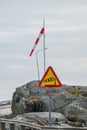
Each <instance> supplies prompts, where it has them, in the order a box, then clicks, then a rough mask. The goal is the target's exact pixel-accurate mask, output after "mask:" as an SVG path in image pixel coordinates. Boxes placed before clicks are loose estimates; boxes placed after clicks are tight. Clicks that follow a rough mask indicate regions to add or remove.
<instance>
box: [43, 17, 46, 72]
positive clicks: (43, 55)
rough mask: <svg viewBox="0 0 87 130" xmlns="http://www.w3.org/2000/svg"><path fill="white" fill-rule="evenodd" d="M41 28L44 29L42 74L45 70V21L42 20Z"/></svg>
mask: <svg viewBox="0 0 87 130" xmlns="http://www.w3.org/2000/svg"><path fill="white" fill-rule="evenodd" d="M43 28H44V33H43V57H44V73H45V70H46V54H45V19H43Z"/></svg>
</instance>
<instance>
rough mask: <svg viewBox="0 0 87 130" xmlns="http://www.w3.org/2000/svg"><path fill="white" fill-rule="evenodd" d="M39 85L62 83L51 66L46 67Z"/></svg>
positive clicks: (48, 85) (47, 85)
mask: <svg viewBox="0 0 87 130" xmlns="http://www.w3.org/2000/svg"><path fill="white" fill-rule="evenodd" d="M39 86H40V87H61V86H62V84H61V82H60V80H59V78H58V77H57V75H56V73H55V72H54V70H53V68H52V67H51V66H49V67H48V69H47V71H46V72H45V74H44V76H43V77H42V79H41V81H40V83H39Z"/></svg>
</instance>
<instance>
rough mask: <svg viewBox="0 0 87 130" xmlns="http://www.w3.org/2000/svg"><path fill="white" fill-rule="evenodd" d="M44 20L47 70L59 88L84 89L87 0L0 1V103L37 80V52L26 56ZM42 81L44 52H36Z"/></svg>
mask: <svg viewBox="0 0 87 130" xmlns="http://www.w3.org/2000/svg"><path fill="white" fill-rule="evenodd" d="M43 19H45V44H46V48H48V49H47V50H46V68H48V66H52V67H53V69H54V71H55V72H56V74H57V76H58V77H59V79H60V81H61V82H62V84H67V85H84V86H86V85H87V0H14V1H12V0H0V100H5V99H11V98H12V94H13V92H14V91H15V89H16V88H17V87H19V86H21V85H23V84H25V83H27V82H29V81H32V80H37V79H38V75H37V66H36V52H37V51H38V50H41V49H43V37H41V38H40V41H39V43H38V45H37V47H36V48H35V51H34V53H33V55H32V57H29V53H30V51H31V49H32V48H33V45H34V42H35V40H36V38H37V36H38V34H39V31H40V29H41V28H42V26H43ZM38 61H39V71H40V77H41V78H42V76H43V74H44V71H43V51H41V52H38Z"/></svg>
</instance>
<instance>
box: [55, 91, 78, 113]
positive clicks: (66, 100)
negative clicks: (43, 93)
mask: <svg viewBox="0 0 87 130" xmlns="http://www.w3.org/2000/svg"><path fill="white" fill-rule="evenodd" d="M74 100H76V96H74V95H71V94H68V93H66V92H61V93H59V94H57V95H56V96H54V97H53V105H54V111H55V112H60V113H63V108H64V107H66V106H67V105H68V104H70V103H71V102H73V101H74Z"/></svg>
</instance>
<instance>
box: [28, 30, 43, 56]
mask: <svg viewBox="0 0 87 130" xmlns="http://www.w3.org/2000/svg"><path fill="white" fill-rule="evenodd" d="M43 34H44V28H41V30H40V33H39V35H38V37H37V38H36V40H35V43H34V46H33V48H32V50H31V52H30V54H29V56H32V54H33V52H34V50H35V48H36V45H37V44H38V42H39V40H40V37H41V35H43Z"/></svg>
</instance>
